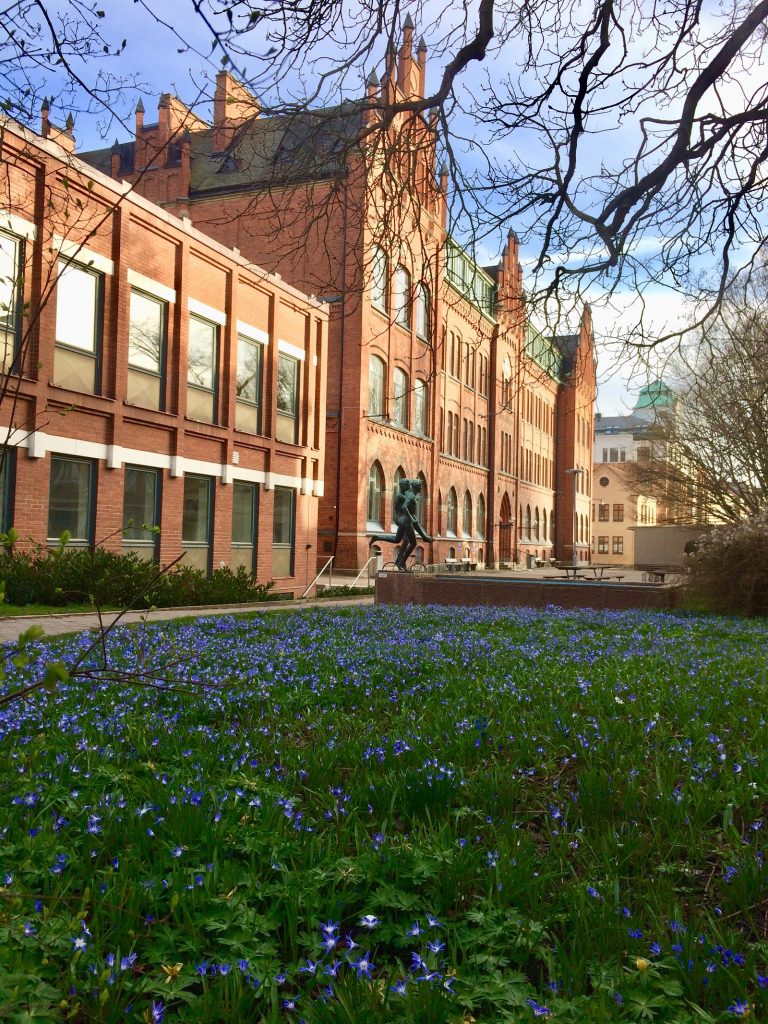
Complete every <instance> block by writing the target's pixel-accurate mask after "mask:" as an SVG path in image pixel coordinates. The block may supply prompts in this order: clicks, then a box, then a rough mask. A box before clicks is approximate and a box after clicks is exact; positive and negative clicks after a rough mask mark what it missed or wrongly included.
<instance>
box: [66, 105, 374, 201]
mask: <svg viewBox="0 0 768 1024" xmlns="http://www.w3.org/2000/svg"><path fill="white" fill-rule="evenodd" d="M361 109H362V108H361V102H360V101H358V100H354V101H349V102H346V103H342V104H340V105H339V106H336V107H327V108H325V109H322V110H316V111H300V112H297V113H295V114H282V115H280V116H278V117H269V116H259V117H254V118H251V119H250V120H248V121H245V122H244V123H243V124H242V125H240V126H239V127H235V128H233V129H232V136H231V141H230V142H229V145H228V146H227V148H226V149H225V150H224V151H223V152H217V151H215V149H214V147H215V144H216V139H217V138H220V137H221V135H220V134H219V132H217V129H216V128H208V129H205V130H203V131H191V132H189V133H187V135H186V138H188V139H189V143H190V175H191V182H190V193H192V194H198V195H200V194H205V193H208V192H221V191H244V190H248V189H258V188H265V187H268V186H270V185H274V184H281V185H286V184H291V183H293V182H302V181H316V180H325V179H329V178H333V177H336V176H339V175H342V174H344V173H345V171H346V165H347V161H348V157H349V152H350V149H352V148H353V147H354V145H355V140H356V139H357V137H358V135H359V132H360V126H361ZM145 131H146V129H145ZM180 141H181V138H179V139H177V140H175V146H174V149H175V150H178V144H179V142H180ZM79 155H80V158H81V159H82V160H85V161H86V162H87V163H90V164H91V165H93V166H94V167H96V168H98V169H99V170H101V171H104V173H106V174H108V173H109V170H110V165H111V157H112V149H111V148H110V149H97V150H91V151H90V152H85V153H81V154H79ZM120 155H121V161H122V170H123V171H124V172H126V171H127V172H130V171H132V170H133V168H134V158H135V143H133V142H128V143H123V144H122V145H121V147H120ZM173 156H174V158H175V160H177V159H178V152H175V153H174V154H173Z"/></svg>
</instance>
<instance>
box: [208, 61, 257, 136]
mask: <svg viewBox="0 0 768 1024" xmlns="http://www.w3.org/2000/svg"><path fill="white" fill-rule="evenodd" d="M260 113H261V104H260V103H259V101H258V99H257V97H256V96H255V95H254V94H253V93H252V92H250V91H249V90H248V89H246V87H245V86H244V85H243V84H242V83H241V82H238V81H237V79H236V78H235V77H234V76H233V75H231V74H230V73H229V71H220V72H219V73H218V75H216V91H215V92H214V94H213V129H214V138H213V150H214V152H215V153H223V152H224V150H225V149H227V148H228V146H229V145H230V143H231V142H232V139H233V138H234V135H235V131H236V129H237V128H238V127H239V126H240V125H241V124H243V123H244V122H245V121H250V120H252V119H253V118H256V117H258V116H259V114H260Z"/></svg>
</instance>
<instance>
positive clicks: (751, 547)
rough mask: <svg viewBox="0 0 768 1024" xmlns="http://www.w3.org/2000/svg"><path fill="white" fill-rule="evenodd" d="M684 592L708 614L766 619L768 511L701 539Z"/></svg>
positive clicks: (767, 594)
mask: <svg viewBox="0 0 768 1024" xmlns="http://www.w3.org/2000/svg"><path fill="white" fill-rule="evenodd" d="M688 564H689V567H690V572H689V573H688V578H687V581H686V584H685V586H686V590H687V591H688V592H689V594H690V595H691V596H692V597H693V599H694V600H697V599H698V600H699V601H703V602H704V603H705V605H706V607H707V609H708V610H709V611H713V612H718V613H721V614H726V615H728V614H735V615H749V616H755V615H768V509H766V510H765V511H763V512H761V513H759V514H758V515H756V516H754V517H753V518H752V519H745V520H743V521H742V522H740V523H733V524H730V525H728V526H720V527H717V528H716V529H714V530H712V531H711V532H710V533H709V534H708V535H706V536H704V537H702V539H701V541H700V542H699V545H698V549H697V550H696V552H695V553H694V554H693V555H692V556H690V561H689V563H688Z"/></svg>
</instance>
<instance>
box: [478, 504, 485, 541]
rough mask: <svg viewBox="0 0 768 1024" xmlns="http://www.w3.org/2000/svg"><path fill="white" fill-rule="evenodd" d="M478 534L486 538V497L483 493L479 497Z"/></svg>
mask: <svg viewBox="0 0 768 1024" xmlns="http://www.w3.org/2000/svg"><path fill="white" fill-rule="evenodd" d="M477 536H478V537H481V538H483V539H484V538H485V498H484V497H483V496H482V494H480V495H478V498H477Z"/></svg>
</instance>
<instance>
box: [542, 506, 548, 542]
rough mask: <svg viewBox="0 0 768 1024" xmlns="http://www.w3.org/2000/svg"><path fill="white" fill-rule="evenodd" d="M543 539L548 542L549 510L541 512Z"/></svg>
mask: <svg viewBox="0 0 768 1024" xmlns="http://www.w3.org/2000/svg"><path fill="white" fill-rule="evenodd" d="M541 539H542V540H543V541H546V540H547V510H546V509H542V512H541Z"/></svg>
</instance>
